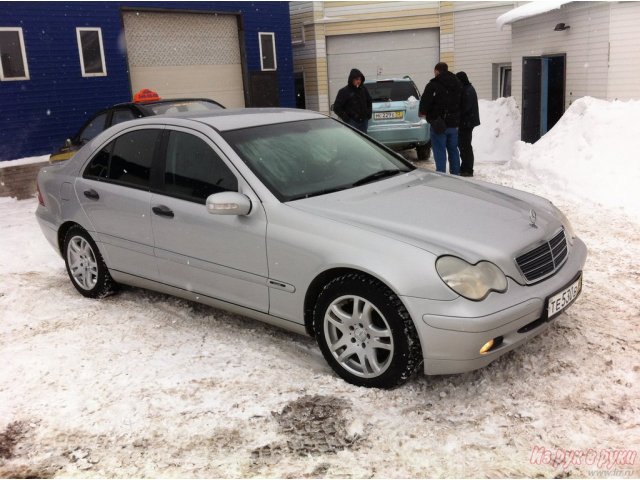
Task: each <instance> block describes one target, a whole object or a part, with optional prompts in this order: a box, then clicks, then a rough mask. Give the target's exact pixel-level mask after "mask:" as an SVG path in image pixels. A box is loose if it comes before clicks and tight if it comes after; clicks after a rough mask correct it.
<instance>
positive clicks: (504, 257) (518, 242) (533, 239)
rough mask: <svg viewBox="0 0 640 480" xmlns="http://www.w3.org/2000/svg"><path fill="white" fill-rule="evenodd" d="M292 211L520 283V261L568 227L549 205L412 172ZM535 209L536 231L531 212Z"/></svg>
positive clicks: (299, 205) (518, 194)
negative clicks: (485, 266) (492, 269)
mask: <svg viewBox="0 0 640 480" xmlns="http://www.w3.org/2000/svg"><path fill="white" fill-rule="evenodd" d="M289 205H290V206H292V207H294V208H297V209H300V210H303V211H305V212H307V213H310V214H314V215H318V216H321V217H324V218H328V219H331V220H334V221H338V222H341V223H344V224H348V225H351V226H354V227H358V228H361V229H365V230H368V231H371V232H372V233H375V234H378V235H384V236H388V237H392V238H394V239H396V240H399V241H401V242H404V243H407V244H410V245H413V246H415V247H418V248H421V249H424V250H427V251H429V252H432V253H433V254H434V255H436V256H438V255H443V254H454V255H458V256H461V257H462V258H464V259H465V260H467V261H469V262H471V263H476V262H477V261H480V260H489V261H492V262H494V263H496V264H498V265H499V266H500V267H501V268H502V269H503V271H504V272H505V273H506V274H507V275H509V276H512V277H513V278H517V279H521V278H522V277H521V275H520V273H519V271H518V270H517V268H516V265H515V262H514V258H515V257H516V256H518V255H520V254H522V253H524V252H526V251H528V250H529V249H531V248H534V247H536V246H538V245H539V244H540V243H542V242H543V241H547V240H549V239H550V238H551V237H552V236H553V235H554V234H555V233H557V232H558V231H559V229H560V228H561V227H562V223H561V221H560V219H559V218H557V216H556V215H555V214H554V211H553V207H552V205H551V203H550V202H548V201H547V200H544V199H542V198H540V197H537V196H534V195H531V194H527V193H525V192H519V191H517V190H512V189H507V188H504V187H499V186H497V185H496V186H493V185H491V184H488V183H483V182H478V181H470V180H466V179H461V178H459V177H454V176H451V175H443V174H436V173H430V172H425V171H418V170H414V171H412V172H409V173H407V174H404V175H398V176H396V177H392V178H389V179H387V180H383V181H379V182H375V183H371V184H368V185H364V186H362V187H358V188H352V189H349V190H344V191H341V192H337V193H335V194H329V195H322V196H318V197H312V198H308V199H304V200H298V201H295V202H290V203H289ZM532 210H533V211H535V214H536V219H535V226H532V221H531V218H530V215H531V214H530V212H531V211H532Z"/></svg>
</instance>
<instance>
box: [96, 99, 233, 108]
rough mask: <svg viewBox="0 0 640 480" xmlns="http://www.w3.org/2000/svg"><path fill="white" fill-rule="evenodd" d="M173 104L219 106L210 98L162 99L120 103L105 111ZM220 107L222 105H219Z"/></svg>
mask: <svg viewBox="0 0 640 480" xmlns="http://www.w3.org/2000/svg"><path fill="white" fill-rule="evenodd" d="M174 102H209V103H215V104H217V105H220V103H219V102H216V101H215V100H212V99H210V98H163V99H161V100H154V101H152V102H122V103H116V104H113V105H111V106H110V107H108V108H105V110H110V109H112V108H115V107H145V106H147V105H161V104H163V103H174ZM220 106H222V105H220Z"/></svg>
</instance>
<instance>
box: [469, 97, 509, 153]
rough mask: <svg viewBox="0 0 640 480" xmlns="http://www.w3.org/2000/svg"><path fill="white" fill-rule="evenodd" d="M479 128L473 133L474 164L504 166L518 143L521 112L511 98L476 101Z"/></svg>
mask: <svg viewBox="0 0 640 480" xmlns="http://www.w3.org/2000/svg"><path fill="white" fill-rule="evenodd" d="M478 107H479V110H480V126H479V127H476V128H474V129H473V142H472V144H473V153H474V156H475V159H476V162H483V163H505V162H508V161H509V160H511V156H512V154H513V144H514V143H515V142H517V141H518V140H520V110H518V106H517V105H516V101H515V99H514V98H513V97H509V98H499V99H497V100H495V101H493V102H492V101H489V100H478Z"/></svg>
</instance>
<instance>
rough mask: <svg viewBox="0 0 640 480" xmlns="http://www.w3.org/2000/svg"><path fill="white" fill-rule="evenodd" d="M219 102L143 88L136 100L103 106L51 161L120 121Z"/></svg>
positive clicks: (214, 106) (204, 108) (208, 108)
mask: <svg viewBox="0 0 640 480" xmlns="http://www.w3.org/2000/svg"><path fill="white" fill-rule="evenodd" d="M223 108H224V106H222V105H221V104H220V103H218V102H216V101H214V100H210V99H207V98H174V99H164V100H163V99H161V98H160V97H159V96H158V94H157V93H155V92H153V91H151V90H146V89H145V90H141V91H140V92H138V93H136V95H135V96H134V101H133V102H127V103H118V104H116V105H113V106H112V107H109V108H105V109H104V110H100V111H99V112H98V113H96V114H95V115H94V116H92V117H91V118H90V119H89V120H88V121H87V123H85V124H84V125H83V126H82V128H81V129H80V131H79V132H78V133H77V134H76V135H75V136H73V137H71V138H67V140H66V141H65V142H64V145H63V146H62V147H60V149H59V150H58V151H56V152H55V153H54V154H52V155H51V156H50V157H49V161H50V162H59V161H61V160H68V159H69V158H71V157H73V156H74V155H75V153H76V152H77V151H78V150H79V149H80V147H82V146H83V145H84V144H85V143H87V142H88V141H89V140H91V139H93V138H94V137H95V136H96V135H98V134H99V133H102V132H103V131H104V130H106V129H107V128H109V127H111V126H113V125H116V124H118V123H122V122H126V121H127V120H133V119H135V118H141V117H149V116H152V115H163V114H169V115H181V114H185V113H186V114H190V115H191V114H196V113H207V112H213V111H215V110H220V109H223Z"/></svg>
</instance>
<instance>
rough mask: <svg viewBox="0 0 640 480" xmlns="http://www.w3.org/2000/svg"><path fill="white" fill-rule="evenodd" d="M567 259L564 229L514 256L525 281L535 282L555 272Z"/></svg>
mask: <svg viewBox="0 0 640 480" xmlns="http://www.w3.org/2000/svg"><path fill="white" fill-rule="evenodd" d="M566 259H567V240H566V238H565V236H564V230H560V232H559V233H558V234H557V235H556V236H554V237H553V238H552V239H551V240H549V241H548V242H546V243H543V244H542V245H540V246H539V247H536V248H534V249H533V250H531V251H529V252H527V253H525V254H523V255H520V256H519V257H518V258H516V263H517V264H518V268H519V269H520V271H521V272H522V274H523V275H524V278H525V279H526V280H527V282H535V281H536V280H540V279H542V278H544V277H548V276H549V275H551V274H552V273H554V272H556V271H557V270H558V269H559V268H560V267H561V266H562V264H563V263H564V261H565V260H566Z"/></svg>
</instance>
